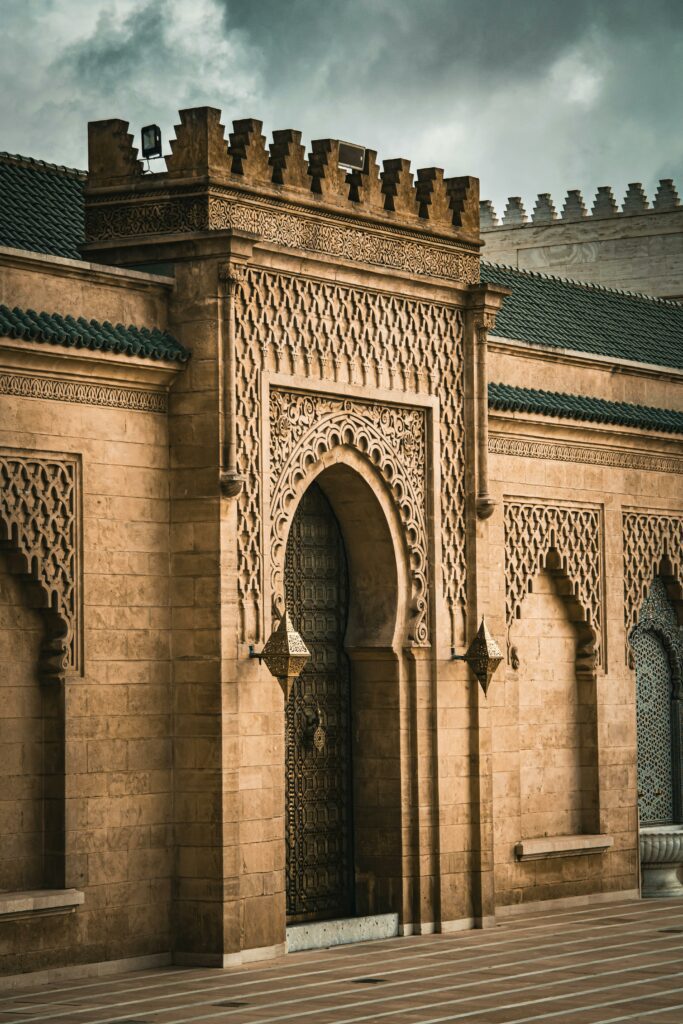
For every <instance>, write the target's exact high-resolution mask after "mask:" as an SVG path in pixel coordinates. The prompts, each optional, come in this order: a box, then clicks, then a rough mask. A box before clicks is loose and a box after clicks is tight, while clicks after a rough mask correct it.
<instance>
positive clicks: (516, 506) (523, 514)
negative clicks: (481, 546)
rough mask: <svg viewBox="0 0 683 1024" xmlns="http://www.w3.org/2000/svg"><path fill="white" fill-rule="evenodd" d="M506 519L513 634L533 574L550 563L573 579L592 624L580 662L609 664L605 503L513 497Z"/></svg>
mask: <svg viewBox="0 0 683 1024" xmlns="http://www.w3.org/2000/svg"><path fill="white" fill-rule="evenodd" d="M504 521H505V585H506V601H505V608H506V620H507V628H508V636H509V631H510V627H511V626H512V623H513V622H514V620H515V619H517V618H519V616H520V614H521V607H522V602H523V601H524V597H525V596H526V594H528V593H529V591H530V588H531V584H532V581H533V578H534V576H536V574H537V573H538V572H540V571H541V570H542V569H544V568H550V569H551V570H554V571H555V572H559V574H560V576H563V577H564V578H565V580H566V581H567V582H568V585H569V589H570V594H569V595H568V596H570V597H572V598H573V599H574V600H575V602H576V604H577V605H578V608H579V609H580V612H581V614H582V615H583V616H584V617H585V622H586V625H587V627H588V631H587V634H586V637H584V639H583V641H582V643H581V647H580V650H579V651H578V655H577V667H580V668H584V669H586V670H588V671H590V670H592V669H593V668H594V667H595V666H596V665H603V666H604V642H603V630H602V622H603V596H602V517H601V513H600V509H598V508H586V507H570V506H564V505H552V504H545V503H543V502H535V501H522V500H520V501H514V500H508V501H506V502H505V507H504ZM508 657H510V651H509V641H508Z"/></svg>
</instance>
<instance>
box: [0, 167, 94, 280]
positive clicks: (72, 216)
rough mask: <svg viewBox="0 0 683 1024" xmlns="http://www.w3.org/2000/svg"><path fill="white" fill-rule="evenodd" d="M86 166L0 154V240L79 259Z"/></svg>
mask: <svg viewBox="0 0 683 1024" xmlns="http://www.w3.org/2000/svg"><path fill="white" fill-rule="evenodd" d="M85 181H86V174H85V171H76V170H72V169H71V168H70V167H59V166H57V165H56V164H47V163H44V162H43V161H42V160H32V159H31V158H30V157H24V156H12V155H11V154H10V153H0V245H8V246H11V247H12V248H14V249H29V250H30V251H31V252H43V253H49V254H51V255H53V256H67V257H69V258H70V259H75V260H79V259H80V258H81V254H80V251H79V246H80V245H81V243H82V242H83V241H84V240H85V214H84V206H83V188H84V185H85Z"/></svg>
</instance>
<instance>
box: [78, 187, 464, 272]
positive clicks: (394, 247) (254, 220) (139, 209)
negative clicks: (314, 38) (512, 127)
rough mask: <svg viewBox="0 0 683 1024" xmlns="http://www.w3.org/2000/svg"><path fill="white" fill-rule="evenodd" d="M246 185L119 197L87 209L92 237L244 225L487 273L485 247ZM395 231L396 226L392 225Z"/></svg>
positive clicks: (410, 261) (403, 261)
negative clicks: (482, 258) (266, 195)
mask: <svg viewBox="0 0 683 1024" xmlns="http://www.w3.org/2000/svg"><path fill="white" fill-rule="evenodd" d="M240 195H241V194H240V193H239V192H230V190H227V189H226V190H225V194H223V195H220V194H212V195H209V196H206V195H205V196H196V195H195V196H185V197H182V196H175V197H173V198H171V197H170V196H168V195H167V196H163V195H160V196H158V197H156V199H155V201H153V202H149V201H144V200H140V198H137V197H131V199H130V200H129V201H126V199H128V197H126V196H123V197H119V202H115V203H111V202H102V203H100V204H98V205H96V206H90V207H89V208H88V210H87V211H86V238H87V239H88V241H105V240H110V239H115V238H128V237H131V236H136V235H148V234H157V233H162V234H163V233H173V232H188V231H207V230H211V231H220V230H223V229H225V228H238V229H240V230H243V231H253V232H255V233H256V234H258V235H260V236H261V238H264V239H267V240H268V241H270V242H275V243H277V244H278V245H283V246H287V247H288V248H295V249H306V250H308V251H309V252H317V253H324V254H325V255H328V256H339V257H341V258H343V259H349V260H354V261H355V262H360V263H369V264H374V265H376V266H382V267H390V268H392V269H394V270H405V271H408V272H410V273H413V274H428V275H430V276H433V277H445V278H449V279H451V280H455V281H462V282H463V283H465V284H476V283H477V282H478V281H479V254H478V251H468V247H467V245H463V246H462V248H460V247H459V246H457V245H454V244H453V242H451V243H450V244H448V243H446V244H441V245H440V244H439V241H438V239H436V240H434V241H432V240H431V239H428V238H425V237H424V236H423V237H420V235H419V233H418V232H411V231H410V230H404V231H401V230H400V229H399V230H397V229H395V228H394V229H393V230H391V228H393V225H392V226H391V228H390V229H389V230H387V231H383V230H382V228H381V227H380V228H379V229H378V230H376V231H373V230H368V229H366V228H362V227H359V226H358V222H357V221H355V222H354V220H353V218H351V217H345V216H344V215H343V214H336V213H335V212H334V211H331V210H325V211H324V217H325V219H324V220H323V219H317V218H314V217H311V216H310V215H306V214H305V213H304V211H302V210H301V209H297V207H296V206H295V205H294V204H287V203H279V204H277V205H275V204H274V205H267V206H266V205H261V204H257V203H255V202H252V203H249V202H244V201H242V202H240V201H239V198H240ZM390 232H391V233H390Z"/></svg>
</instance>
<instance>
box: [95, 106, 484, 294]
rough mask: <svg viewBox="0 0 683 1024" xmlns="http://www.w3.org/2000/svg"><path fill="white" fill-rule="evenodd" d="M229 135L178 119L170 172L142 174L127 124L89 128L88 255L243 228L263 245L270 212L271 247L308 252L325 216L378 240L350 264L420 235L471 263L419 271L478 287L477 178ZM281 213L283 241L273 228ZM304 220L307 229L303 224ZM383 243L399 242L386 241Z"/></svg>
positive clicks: (352, 253)
mask: <svg viewBox="0 0 683 1024" xmlns="http://www.w3.org/2000/svg"><path fill="white" fill-rule="evenodd" d="M232 127H233V130H232V131H231V132H229V134H228V135H227V137H226V132H225V128H224V126H223V124H221V113H220V111H219V110H216V109H214V108H212V107H199V108H196V109H192V110H183V111H181V112H180V123H179V124H178V125H177V126H176V137H175V139H172V140H171V142H170V148H171V152H170V154H169V155H168V156H167V157H166V158H165V170H163V171H162V172H160V173H147V169H146V168H145V166H144V165H143V161H141V160H139V159H138V152H137V150H136V149H135V147H134V145H133V137H132V135H130V134H129V132H128V124H127V122H125V121H120V120H108V121H96V122H92V123H91V124H90V125H89V136H88V149H89V172H88V184H87V188H86V239H87V244H86V247H85V251H87V252H93V251H94V250H95V251H96V250H97V248H98V245H99V244H100V243H103V242H110V241H111V240H114V239H120V238H126V237H132V236H140V235H150V234H163V233H172V232H176V233H177V232H188V231H207V230H209V231H210V230H220V229H225V228H241V229H246V230H250V231H252V232H255V233H256V234H262V235H263V234H264V230H263V229H264V224H265V221H264V214H263V211H264V209H266V208H267V209H268V210H269V216H270V228H269V230H270V235H271V236H273V237H271V240H272V241H278V240H280V241H282V242H283V243H284V244H286V245H288V244H290V243H291V244H296V243H297V241H298V247H299V248H307V247H309V246H308V245H307V244H306V242H307V239H308V238H310V237H312V235H314V234H315V233H316V232H317V233H318V234H319V232H320V220H321V218H324V219H325V220H327V221H328V222H329V220H330V219H336V220H337V221H340V219H341V220H342V222H344V223H346V224H349V223H352V222H354V221H362V222H363V223H364V225H366V226H367V227H368V228H369V227H370V225H372V230H374V232H375V235H374V236H373V238H372V240H370V241H365V242H364V243H363V245H361V246H358V245H355V244H352V245H350V248H349V258H351V259H356V258H360V257H357V255H356V253H357V252H360V251H361V249H364V251H365V252H366V254H367V253H371V251H372V250H373V248H374V250H377V252H378V253H379V251H380V250H383V251H384V252H385V253H386V251H387V245H389V246H391V245H394V246H396V245H397V244H398V245H399V246H402V247H403V249H404V250H405V249H406V243H407V241H408V239H407V237H406V236H408V237H412V238H416V237H418V238H421V239H424V240H425V243H426V244H427V245H430V244H431V245H433V246H434V247H440V248H441V250H444V251H445V249H444V247H446V248H447V250H448V251H449V252H450V253H451V257H452V254H453V251H454V250H456V251H457V250H460V251H462V252H463V254H464V253H470V254H472V257H470V258H469V261H468V260H465V261H464V263H463V262H462V261H461V264H460V265H459V266H456V265H455V264H453V261H452V258H451V259H450V262H449V259H446V260H445V261H444V260H443V259H441V258H440V257H439V256H438V254H437V255H434V252H433V253H432V256H431V257H429V256H428V257H427V258H426V259H425V260H424V261H423V262H424V267H423V269H422V270H421V271H420V270H419V271H418V272H422V273H433V272H435V268H436V272H437V273H442V272H444V273H445V276H456V277H459V279H462V280H467V281H468V282H471V281H474V280H478V261H477V263H476V267H475V264H474V262H473V259H476V258H477V257H478V249H479V244H480V240H479V181H478V179H477V178H473V177H450V178H446V177H444V172H443V171H442V170H441V169H440V168H438V167H427V168H420V169H419V170H418V171H417V173H416V174H415V175H413V173H412V172H411V170H410V161H408V160H406V159H403V158H398V159H392V160H385V161H384V162H383V164H382V167H381V168H380V166H379V164H378V162H377V154H376V153H375V152H374V151H373V150H370V149H366V150H365V162H364V167H363V170H352V171H349V170H348V169H347V168H345V167H344V166H342V165H341V164H340V142H339V141H338V140H335V139H318V140H316V141H314V142H313V143H312V145H311V151H310V152H309V154H308V156H306V153H305V149H304V146H303V145H302V144H301V133H300V132H298V131H294V130H292V129H284V130H278V131H275V132H273V140H272V142H270V143H269V144H267V143H266V138H265V136H264V135H263V134H262V131H261V129H262V122H261V121H257V120H255V119H253V118H247V119H243V120H237V121H234V122H233V125H232ZM238 203H239V206H240V210H239V211H238V210H237V204H238ZM245 204H249V213H248V214H247V213H245V209H246V207H245ZM276 211H277V214H278V216H279V217H280V220H279V229H278V231H276V230H275V229H274V228H273V227H272V223H273V222H272V217H273V215H275V213H276ZM291 215H295V216H297V215H298V218H299V220H298V229H296V230H295V229H293V228H292V229H291V230H289V229H287V230H285V229H286V228H287V218H288V217H290V216H291ZM311 217H313V218H314V219H315V221H316V224H317V225H318V226H317V227H316V228H315V229H313V228H312V227H310V218H311ZM301 218H309V223H308V224H307V225H303V222H302V220H301ZM377 232H380V233H381V234H377ZM396 235H398V236H399V238H396ZM387 236H389V237H391V236H394V240H393V241H392V242H391V243H389V242H388V241H387ZM265 237H268V231H265ZM400 239H403V240H400ZM427 239H429V240H427ZM346 243H348V238H347V239H346ZM406 251H407V250H406ZM435 251H436V250H435ZM339 255H343V253H341V252H340V253H339ZM402 259H403V260H404V261H405V259H406V257H405V253H404V254H403V255H401V254H400V253H397V254H396V255H395V257H394V259H393V262H394V265H396V266H398V265H400V263H401V260H402ZM364 261H365V262H380V263H381V262H383V259H382V258H377V259H375V260H373V259H372V258H369V259H365V260H364ZM397 261H398V262H397ZM465 264H467V267H468V268H469V269H467V270H465V269H464V268H465ZM448 267H450V269H448ZM439 268H441V269H439ZM401 269H412V268H411V267H410V266H409V265H406V266H405V267H402V268H401Z"/></svg>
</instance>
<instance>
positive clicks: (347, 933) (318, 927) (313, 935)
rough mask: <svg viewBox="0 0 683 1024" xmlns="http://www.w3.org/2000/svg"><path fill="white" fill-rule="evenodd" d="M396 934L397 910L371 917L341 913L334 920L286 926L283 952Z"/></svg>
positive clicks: (391, 937)
mask: <svg viewBox="0 0 683 1024" xmlns="http://www.w3.org/2000/svg"><path fill="white" fill-rule="evenodd" d="M396 935H398V914H374V915H372V916H371V917H345V918H341V919H340V920H338V921H308V922H306V923H305V924H290V925H289V926H288V928H287V952H288V953H299V952H301V951H302V950H304V949H327V947H328V946H341V945H344V944H345V943H348V942H370V941H372V940H377V939H393V938H394V937H395V936H396Z"/></svg>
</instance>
